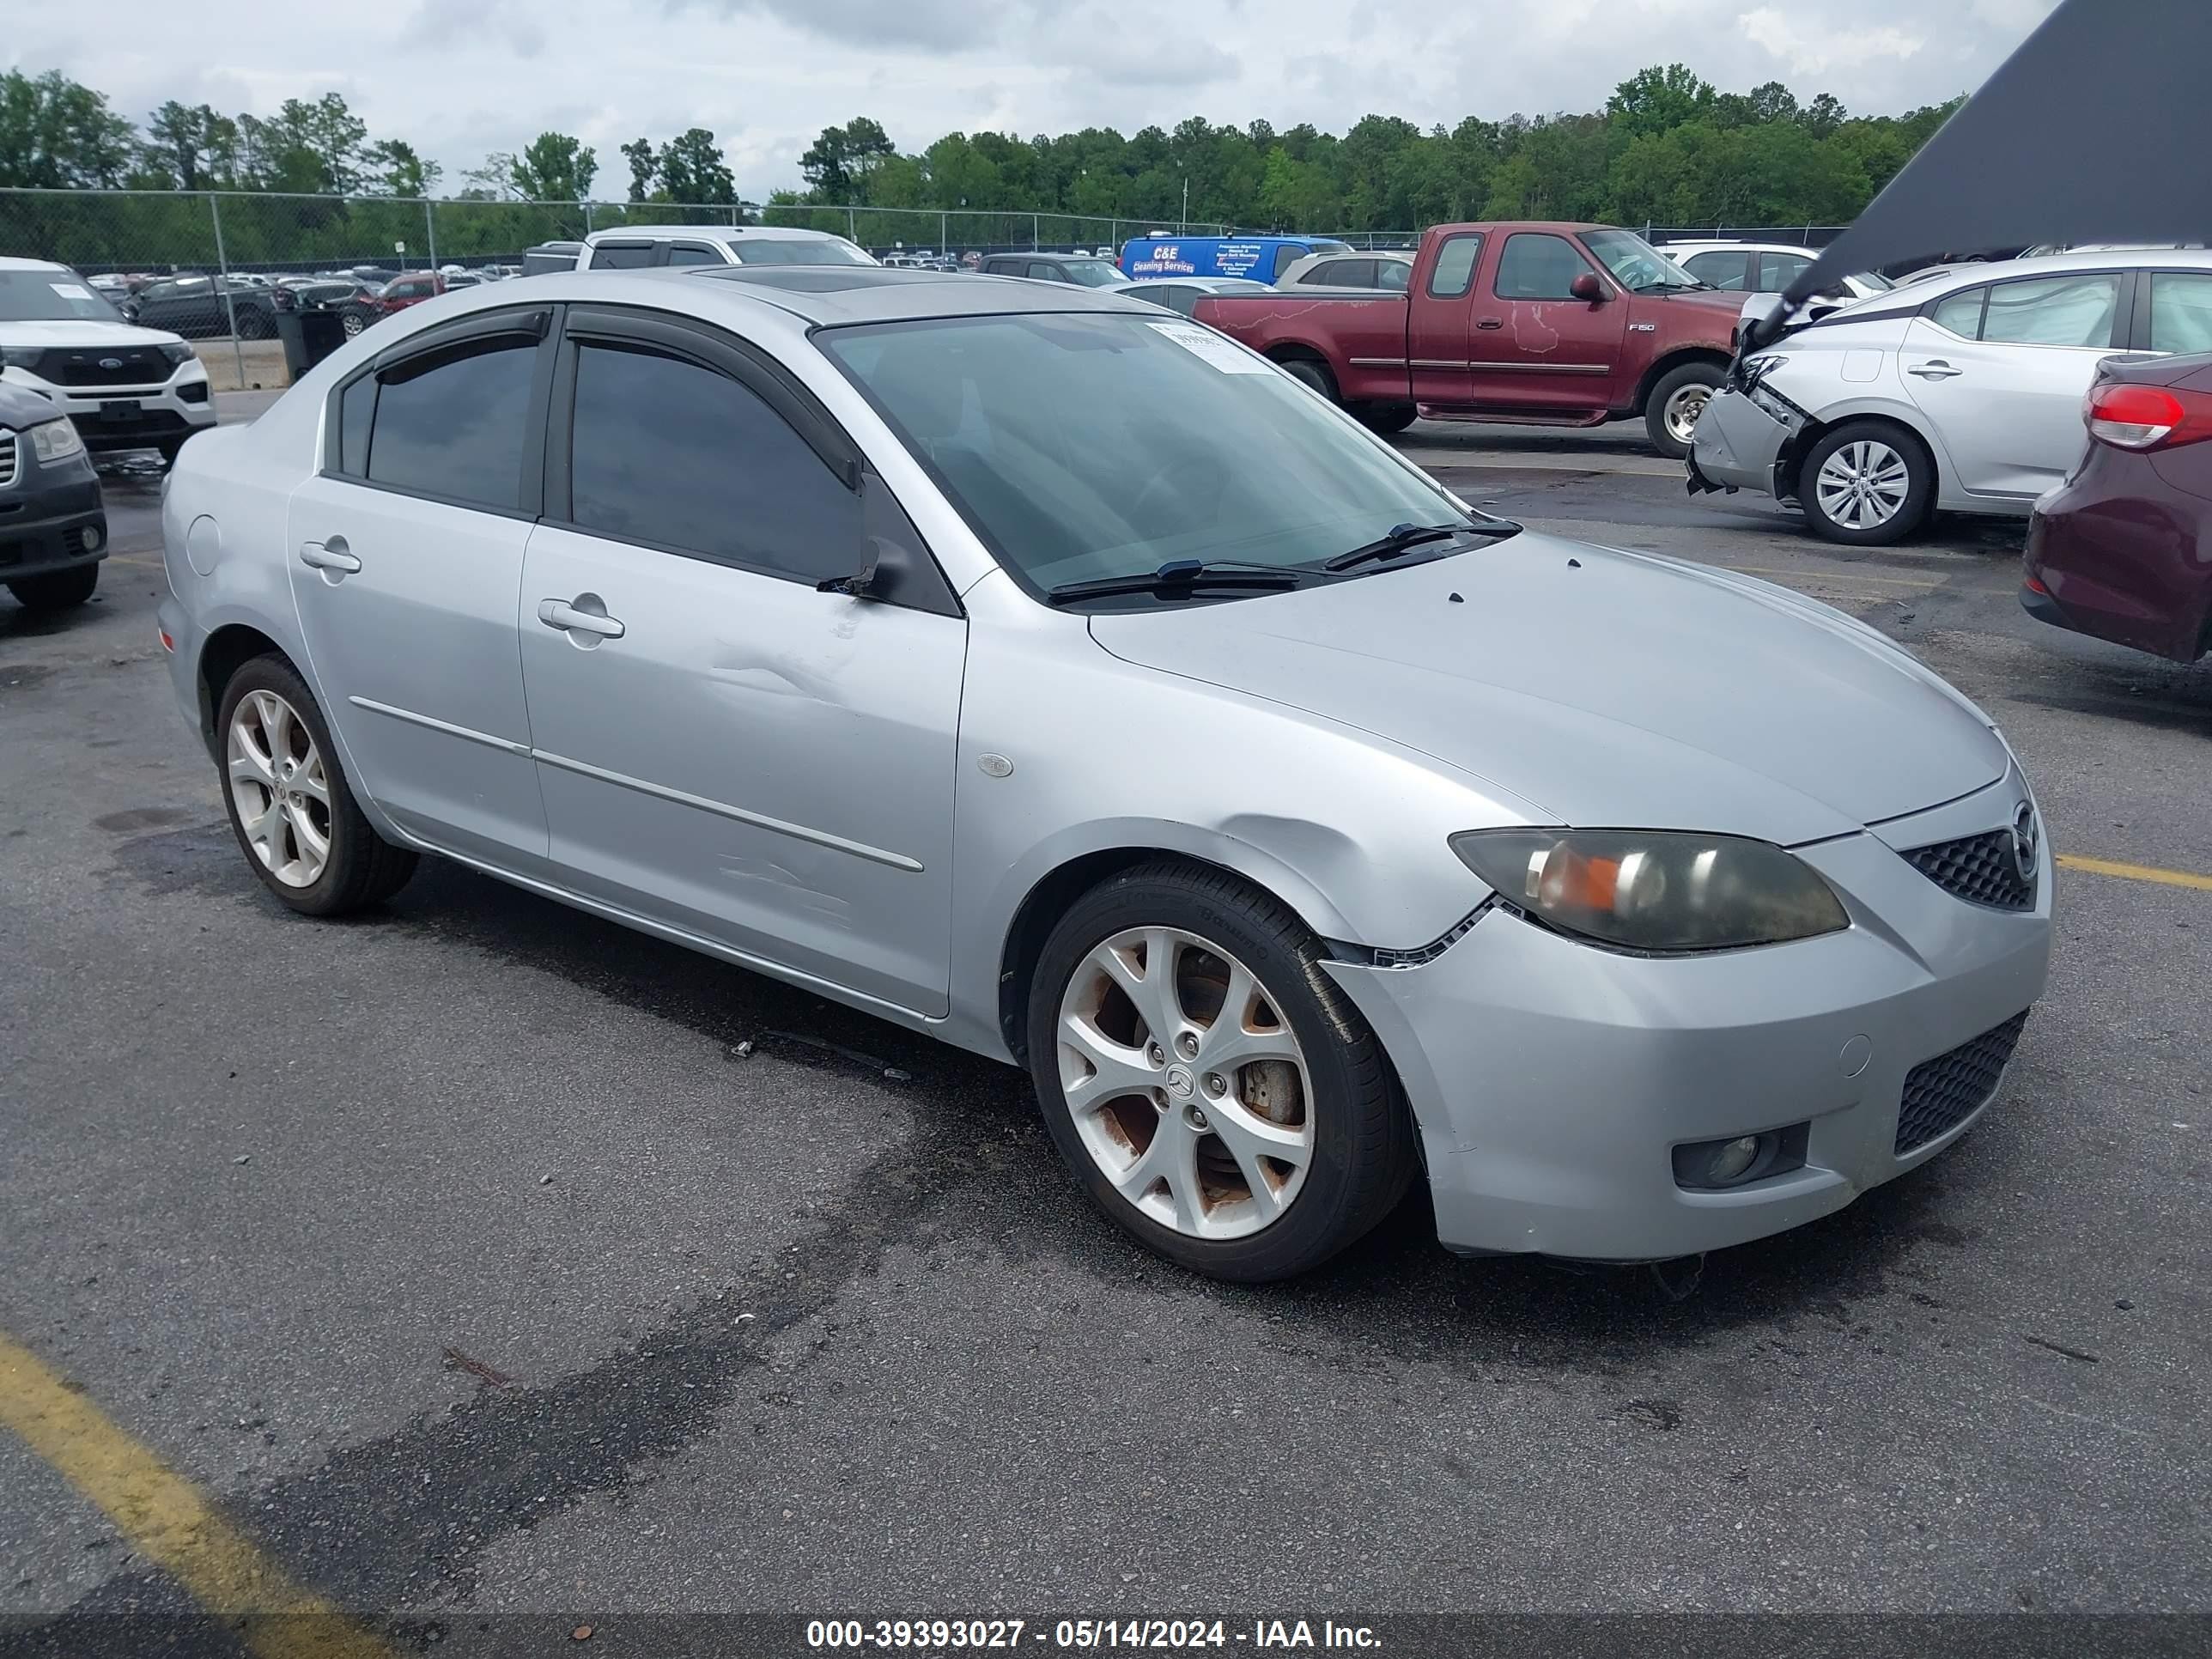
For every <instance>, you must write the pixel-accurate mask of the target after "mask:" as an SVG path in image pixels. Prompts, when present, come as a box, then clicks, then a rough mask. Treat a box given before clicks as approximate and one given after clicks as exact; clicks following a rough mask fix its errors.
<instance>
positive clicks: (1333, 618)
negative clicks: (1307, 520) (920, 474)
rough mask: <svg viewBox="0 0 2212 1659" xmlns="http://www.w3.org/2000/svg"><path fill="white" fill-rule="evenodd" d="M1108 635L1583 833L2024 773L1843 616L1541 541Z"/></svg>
mask: <svg viewBox="0 0 2212 1659" xmlns="http://www.w3.org/2000/svg"><path fill="white" fill-rule="evenodd" d="M1091 633H1092V635H1093V637H1094V638H1096V639H1097V641H1098V642H1099V643H1100V644H1101V645H1102V646H1103V647H1105V648H1106V649H1107V650H1109V651H1110V652H1112V653H1114V654H1115V655H1116V656H1118V657H1121V658H1122V659H1125V660H1127V661H1129V662H1132V663H1136V664H1140V665H1144V666H1146V667H1150V668H1154V669H1158V670H1161V671H1164V672H1168V673H1173V674H1180V675H1183V676H1185V677H1187V678H1193V679H1198V680H1204V681H1207V682H1209V683H1212V684H1219V685H1223V686H1225V687H1229V688H1231V689H1233V690H1239V691H1243V692H1245V693H1248V694H1249V695H1252V696H1260V697H1265V698H1267V699H1269V700H1271V701H1273V702H1279V703H1282V704H1285V705H1287V706H1289V707H1291V708H1299V709H1302V710H1304V711H1306V712H1308V713H1310V714H1316V715H1319V716H1322V718H1325V719H1328V720H1333V721H1335V722H1338V723H1340V724H1342V725H1345V726H1353V727H1357V728H1359V729H1361V730H1364V731H1367V732H1373V733H1375V734H1376V736H1378V737H1383V738H1389V739H1390V740H1391V741H1393V742H1395V743H1398V744H1403V745H1405V746H1407V747H1408V748H1412V749H1415V750H1420V751H1422V752H1423V753H1425V754H1427V755H1429V756H1431V757H1434V758H1435V759H1437V760H1438V761H1441V762H1443V763H1447V764H1449V765H1450V766H1452V767H1454V768H1455V769H1458V770H1460V771H1462V772H1464V773H1467V774H1469V775H1474V777H1477V778H1479V779H1480V780H1481V781H1483V782H1484V783H1485V784H1486V785H1488V786H1489V787H1492V789H1493V790H1504V791H1506V792H1510V793H1511V794H1513V795H1516V796H1518V797H1520V798H1521V799H1522V800H1524V801H1527V802H1528V803H1531V804H1532V805H1536V806H1537V807H1539V808H1540V809H1541V811H1542V813H1543V814H1545V815H1546V816H1547V818H1548V819H1549V820H1550V821H1553V822H1557V823H1569V824H1580V825H1607V826H1618V827H1632V828H1637V829H1696V830H1705V831H1712V832H1727V833H1731V834H1737V835H1747V836H1757V837H1759V838H1760V839H1762V840H1765V841H1771V842H1777V843H1779V844H1782V845H1784V846H1788V845H1794V844H1796V843H1800V842H1809V841H1818V840H1820V839H1822V838H1824V837H1826V836H1837V835H1843V834H1846V833H1849V832H1850V831H1851V830H1854V829H1858V828H1860V827H1862V826H1863V825H1866V824H1869V823H1878V822H1880V821H1881V820H1883V819H1886V818H1891V817H1899V816H1900V815H1902V814H1905V813H1908V812H1912V811H1917V810H1919V809H1921V808H1923V807H1928V806H1932V805H1936V804H1937V803H1939V802H1942V801H1947V800H1950V799H1954V798H1956V797H1958V796H1960V795H1963V794H1966V793H1969V792H1971V791H1972V790H1975V789H1978V788H1981V787H1984V786H1986V785H1988V784H1990V783H1992V782H1994V781H1996V780H1997V779H1999V778H2001V777H2002V776H2003V775H2004V773H2005V770H2006V768H2007V766H2008V760H2009V757H2008V753H2007V751H2006V749H2005V746H2004V744H2003V741H2002V739H2001V738H1999V737H1998V736H1997V735H1996V732H1995V731H1994V730H1993V729H1992V728H1991V727H1990V724H1989V722H1988V720H1987V719H1986V718H1985V717H1984V715H1983V714H1981V712H1980V711H1979V710H1978V709H1977V708H1975V707H1974V706H1973V705H1972V703H1970V702H1967V701H1966V699H1965V698H1964V697H1962V696H1960V695H1959V694H1958V693H1957V692H1955V691H1954V690H1951V688H1950V687H1949V686H1948V685H1946V684H1944V683H1943V682H1942V680H1940V679H1938V678H1936V676H1935V675H1933V674H1931V673H1929V671H1927V670H1926V669H1924V668H1923V667H1921V666H1920V665H1918V664H1917V663H1916V662H1915V661H1913V659H1911V657H1909V656H1907V655H1906V654H1905V653H1904V652H1902V651H1901V650H1899V649H1898V648H1897V647H1895V646H1893V645H1891V644H1890V643H1889V642H1888V641H1887V640H1885V639H1883V638H1882V637H1881V635H1877V634H1875V632H1874V631H1873V630H1872V629H1868V628H1865V627H1863V625H1862V624H1860V623H1856V622H1854V621H1852V620H1851V619H1850V617H1845V616H1844V615H1843V614H1842V613H1841V612H1839V611H1833V610H1831V609H1830V608H1829V607H1827V606H1826V605H1820V604H1817V603H1815V602H1814V601H1812V600H1808V599H1802V598H1800V597H1799V596H1798V595H1796V594H1795V593H1791V592H1789V591H1787V590H1786V589H1784V588H1779V587H1775V586H1771V585H1770V584H1767V583H1765V582H1760V581H1756V580H1752V579H1750V578H1747V577H1740V576H1737V575H1735V574H1733V573H1730V572H1727V571H1717V570H1712V569H1709V568H1705V567H1702V566H1697V565H1688V564H1682V563H1679V562H1674V561H1673V560H1668V559H1662V558H1659V557H1656V556H1651V555H1647V554H1640V553H1632V552H1628V551H1626V550H1619V549H1611V548H1596V547H1590V546H1586V545H1584V544H1581V543H1578V542H1569V541H1564V540H1561V539H1559V538H1555V537H1549V536H1542V535H1538V534H1535V533H1534V532H1523V533H1522V534H1521V535H1519V536H1516V537H1515V538H1512V539H1511V540H1510V541H1505V542H1500V543H1494V544H1487V545H1482V546H1477V547H1475V548H1474V549H1471V550H1468V551H1467V552H1464V553H1462V554H1458V555H1455V556H1450V557H1447V558H1443V559H1438V560H1433V561H1431V562H1427V563H1424V564H1419V565H1414V566H1411V567H1408V568H1403V569H1398V570H1388V571H1383V572H1381V573H1378V574H1374V575H1370V576H1367V577H1364V578H1362V579H1360V580H1352V581H1345V582H1340V583H1334V584H1331V583H1321V584H1316V585H1315V586H1310V587H1306V588H1303V589H1297V590H1293V591H1291V592H1285V593H1279V594H1267V595H1263V596H1259V597H1255V598H1253V599H1242V600H1234V601H1229V602H1225V603H1221V604H1209V605H1193V606H1190V607H1189V608H1188V609H1180V610H1169V609H1164V610H1160V611H1146V612H1118V613H1111V614H1102V615H1098V616H1095V617H1092V618H1091Z"/></svg>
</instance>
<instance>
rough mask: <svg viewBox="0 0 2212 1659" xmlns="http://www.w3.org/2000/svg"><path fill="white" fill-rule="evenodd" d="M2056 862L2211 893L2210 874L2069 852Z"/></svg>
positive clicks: (2099, 874) (2211, 879)
mask: <svg viewBox="0 0 2212 1659" xmlns="http://www.w3.org/2000/svg"><path fill="white" fill-rule="evenodd" d="M2058 863H2059V864H2060V866H2063V868H2065V869H2068V870H2086V871H2087V872H2089V873H2090V874H2091V875H2093V876H2118V877H2119V878H2120V879H2121V880H2123V881H2154V882H2156V883H2158V884H2159V885H2160V886H2161V887H2191V888H2194V889H2196V890H2197V891H2198V892H2200V893H2212V876H2200V875H2197V874H2195V873H2193V872H2190V871H2187V870H2161V869H2160V868H2159V867H2158V866H2156V865H2154V864H2123V863H2121V862H2119V861H2118V860H2116V859H2085V858H2077V857H2076V856H2075V854H2071V853H2061V854H2059V855H2058Z"/></svg>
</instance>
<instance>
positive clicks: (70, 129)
mask: <svg viewBox="0 0 2212 1659" xmlns="http://www.w3.org/2000/svg"><path fill="white" fill-rule="evenodd" d="M137 151H138V143H137V131H136V130H135V129H134V128H133V127H132V126H131V123H130V122H129V121H127V120H125V118H123V117H121V116H120V115H118V114H117V113H116V112H114V111H113V110H112V109H110V108H109V107H108V106H107V96H106V94H105V93H99V92H94V90H93V89H92V88H90V87H87V86H82V85H80V84H78V83H77V82H75V81H72V80H70V79H69V78H68V77H67V76H64V75H63V74H62V73H61V72H60V71H59V70H47V71H46V73H45V74H44V75H41V76H37V77H36V78H33V77H32V76H27V75H25V74H24V73H23V72H22V71H21V70H9V71H8V72H7V73H6V74H4V75H0V185H31V186H33V187H35V188H38V189H41V190H68V189H73V188H74V189H112V188H114V187H116V186H118V185H120V184H122V182H123V179H124V175H125V173H127V172H129V170H130V167H131V160H132V158H133V156H134V155H137Z"/></svg>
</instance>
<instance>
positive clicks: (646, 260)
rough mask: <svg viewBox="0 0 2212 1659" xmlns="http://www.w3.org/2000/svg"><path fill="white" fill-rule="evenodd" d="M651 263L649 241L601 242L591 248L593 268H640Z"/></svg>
mask: <svg viewBox="0 0 2212 1659" xmlns="http://www.w3.org/2000/svg"><path fill="white" fill-rule="evenodd" d="M652 263H653V244H652V243H650V242H602V243H600V244H599V246H597V247H595V248H593V249H592V270H643V269H644V268H645V267H646V266H647V265H649V264H652Z"/></svg>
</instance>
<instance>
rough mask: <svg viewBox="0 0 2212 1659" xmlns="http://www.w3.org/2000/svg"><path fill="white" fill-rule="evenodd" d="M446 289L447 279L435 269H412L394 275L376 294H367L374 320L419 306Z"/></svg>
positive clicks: (365, 302) (366, 302) (363, 302)
mask: <svg viewBox="0 0 2212 1659" xmlns="http://www.w3.org/2000/svg"><path fill="white" fill-rule="evenodd" d="M445 291H446V279H445V278H444V277H442V276H440V275H438V273H437V272H436V271H435V270H410V271H405V272H403V273H402V274H401V275H399V276H394V277H393V278H392V280H391V281H390V282H388V283H386V284H385V285H384V286H383V287H382V288H380V289H378V290H377V291H376V292H375V293H374V295H365V296H364V297H363V300H362V304H363V305H364V306H365V307H367V308H368V311H369V312H370V313H371V315H370V318H369V320H370V321H372V322H374V321H375V320H376V319H377V318H379V317H389V316H391V315H392V313H394V312H398V311H404V310H406V309H407V307H410V306H418V305H421V304H422V301H425V300H429V299H435V298H436V297H437V296H438V295H441V294H443V293H444V292H445Z"/></svg>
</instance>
